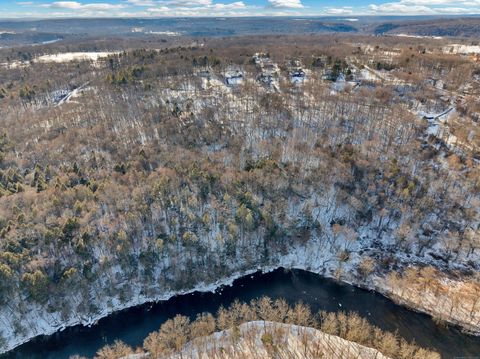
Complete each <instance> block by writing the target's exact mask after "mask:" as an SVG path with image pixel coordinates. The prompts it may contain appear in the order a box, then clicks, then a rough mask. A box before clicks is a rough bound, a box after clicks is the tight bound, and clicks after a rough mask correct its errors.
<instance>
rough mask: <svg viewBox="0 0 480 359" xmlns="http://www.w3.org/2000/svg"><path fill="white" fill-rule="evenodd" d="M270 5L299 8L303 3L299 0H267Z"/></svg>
mask: <svg viewBox="0 0 480 359" xmlns="http://www.w3.org/2000/svg"><path fill="white" fill-rule="evenodd" d="M268 2H269V3H270V6H271V7H274V8H285V9H301V8H303V7H304V6H303V4H302V1H301V0H268Z"/></svg>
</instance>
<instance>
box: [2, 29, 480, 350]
mask: <svg viewBox="0 0 480 359" xmlns="http://www.w3.org/2000/svg"><path fill="white" fill-rule="evenodd" d="M284 40H285V39H283V38H277V37H267V38H266V39H264V40H262V41H260V40H258V39H257V40H256V42H254V43H253V44H252V41H251V39H250V38H230V39H214V40H208V41H206V42H205V43H199V42H194V43H189V44H188V46H186V45H184V44H182V45H181V46H167V45H165V47H163V48H149V49H130V48H122V47H119V48H117V49H116V50H115V51H110V52H107V53H105V51H96V52H95V51H94V52H91V51H89V52H81V53H80V54H79V52H73V53H72V52H68V53H63V54H62V55H61V56H56V53H55V52H52V51H50V52H48V53H43V54H36V55H35V56H34V55H32V54H34V53H35V51H38V50H35V49H31V53H30V54H31V55H32V56H31V58H28V60H25V59H24V58H23V55H25V53H23V52H19V53H13V54H12V53H11V52H10V50H5V51H4V52H2V57H1V58H6V62H5V63H2V64H1V65H0V81H1V82H0V111H1V115H2V116H1V121H2V125H3V126H2V129H4V132H5V133H4V134H2V135H1V137H0V154H1V156H0V249H1V252H0V279H1V281H0V323H1V325H0V328H1V329H0V331H1V332H0V338H1V340H0V346H1V347H2V350H3V351H5V350H8V349H11V348H13V347H15V346H17V345H19V344H20V343H22V342H25V341H27V340H29V339H31V338H32V337H34V336H36V335H40V334H51V333H53V332H55V331H57V330H59V329H61V328H64V327H65V326H70V325H74V324H79V323H81V324H92V323H94V322H95V321H96V320H98V319H99V318H101V317H103V316H105V315H107V314H108V313H111V312H113V311H116V310H119V309H121V308H125V307H129V306H133V305H136V304H141V303H145V302H148V301H154V300H160V299H166V298H169V297H170V296H173V295H175V294H178V293H185V292H189V291H192V290H194V289H212V288H214V287H215V286H218V285H219V284H221V283H224V282H229V281H231V279H232V278H236V277H238V276H241V275H244V274H246V273H252V272H255V271H256V270H257V269H258V268H261V269H264V270H270V269H273V268H277V267H280V266H282V267H286V268H303V269H306V270H310V271H314V272H316V273H320V274H322V275H325V276H329V277H334V278H337V279H339V280H343V281H346V282H350V283H354V284H356V285H359V286H365V287H368V288H372V289H376V290H377V291H379V292H381V293H383V294H385V295H387V296H389V297H392V298H393V299H395V300H397V301H399V302H400V303H404V304H406V305H408V306H411V307H413V308H416V309H418V310H421V311H424V312H427V313H430V314H432V315H434V316H435V317H437V318H439V320H441V321H446V322H450V323H454V324H458V325H461V326H463V327H464V328H465V329H467V330H469V331H472V332H477V333H478V332H479V331H480V327H479V323H480V321H479V319H480V311H479V310H478V297H479V296H478V293H480V284H479V281H478V280H479V279H478V275H477V274H478V271H479V269H480V267H479V265H480V264H479V263H480V261H479V260H480V251H479V246H480V242H479V238H480V237H479V236H480V234H479V223H480V213H479V210H480V205H479V204H480V198H479V194H480V192H479V189H480V182H479V178H480V176H479V173H480V172H479V148H480V147H479V144H480V142H479V141H480V139H479V130H478V126H477V123H478V119H479V113H480V104H479V102H478V96H477V94H478V90H479V88H480V78H479V74H480V71H479V68H478V63H477V60H476V58H475V57H474V56H473V57H472V56H468V55H463V54H460V53H450V52H446V51H444V43H443V42H442V43H439V42H435V41H433V40H428V41H427V40H421V41H420V40H418V39H408V38H407V39H396V40H395V41H397V44H396V45H395V46H392V45H391V42H390V41H391V39H388V38H387V39H381V38H371V39H370V38H369V39H368V41H363V42H358V41H359V38H357V37H351V38H342V39H339V38H338V37H336V36H331V37H313V36H306V37H296V38H289V40H290V42H288V43H286V42H285V41H284ZM340 41H341V42H340ZM245 43H250V45H245ZM289 43H292V44H295V45H288V44H289ZM7 53H8V54H7ZM7 58H8V60H7ZM425 292H427V293H429V295H428V296H424V293H425ZM438 298H441V299H442V300H441V301H437V300H436V299H438Z"/></svg>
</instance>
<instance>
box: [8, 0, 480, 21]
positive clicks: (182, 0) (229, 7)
mask: <svg viewBox="0 0 480 359" xmlns="http://www.w3.org/2000/svg"><path fill="white" fill-rule="evenodd" d="M461 14H465V15H467V14H480V0H455V1H452V0H351V1H343V0H75V1H52V0H33V1H12V0H0V18H22V17H39V18H55V17H172V16H179V17H185V16H262V15H268V16H272V15H275V16H286V15H291V16H322V15H325V16H346V17H352V20H354V17H355V16H360V15H461Z"/></svg>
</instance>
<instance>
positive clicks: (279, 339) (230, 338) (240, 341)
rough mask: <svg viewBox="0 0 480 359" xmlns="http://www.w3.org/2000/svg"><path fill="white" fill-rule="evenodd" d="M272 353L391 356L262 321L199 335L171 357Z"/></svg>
mask: <svg viewBox="0 0 480 359" xmlns="http://www.w3.org/2000/svg"><path fill="white" fill-rule="evenodd" d="M263 338H266V339H263ZM270 338H271V339H270ZM262 339H263V340H262ZM270 341H271V343H270ZM306 344H307V345H306ZM272 351H274V352H275V355H274V356H272ZM271 357H275V358H296V359H307V358H312V357H315V358H319V357H322V358H323V357H325V358H329V359H389V358H388V357H386V356H384V355H383V354H382V353H380V352H379V351H377V350H376V349H372V348H367V347H365V346H362V345H360V344H357V343H354V342H351V341H348V340H345V339H342V338H340V337H337V336H333V335H329V334H326V333H323V332H322V331H319V330H316V329H314V328H308V327H302V326H297V325H291V324H281V323H274V322H263V321H254V322H249V323H244V324H242V325H240V326H239V328H238V331H234V330H232V329H229V330H226V331H222V332H217V333H214V334H212V335H210V336H208V337H204V338H197V339H196V340H194V341H193V342H191V343H188V344H187V345H186V346H185V348H184V349H183V350H182V352H181V353H178V354H175V355H172V356H170V357H168V359H180V358H191V359H209V358H218V359H237V358H238V359H240V358H241V359H256V358H271Z"/></svg>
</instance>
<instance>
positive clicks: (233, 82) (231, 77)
mask: <svg viewBox="0 0 480 359" xmlns="http://www.w3.org/2000/svg"><path fill="white" fill-rule="evenodd" d="M224 78H225V84H226V85H227V86H238V85H241V84H242V83H243V81H244V78H245V75H244V73H243V71H242V70H241V69H239V68H233V67H230V68H228V69H227V70H226V71H225V73H224Z"/></svg>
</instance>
